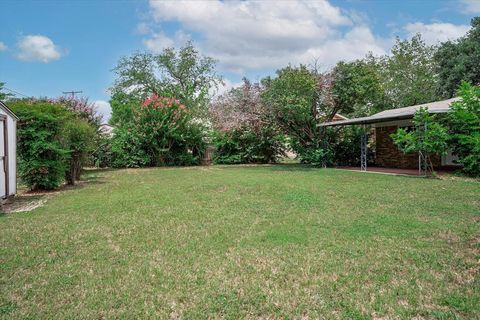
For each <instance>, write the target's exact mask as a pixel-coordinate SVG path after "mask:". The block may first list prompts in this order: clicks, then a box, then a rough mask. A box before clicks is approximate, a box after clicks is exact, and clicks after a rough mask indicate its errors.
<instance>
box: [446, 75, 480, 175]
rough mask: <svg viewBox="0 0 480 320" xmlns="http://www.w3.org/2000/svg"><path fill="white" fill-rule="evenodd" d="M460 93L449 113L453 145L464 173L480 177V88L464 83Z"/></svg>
mask: <svg viewBox="0 0 480 320" xmlns="http://www.w3.org/2000/svg"><path fill="white" fill-rule="evenodd" d="M458 93H459V95H460V97H461V99H459V100H458V101H455V102H454V103H453V104H452V112H450V113H449V120H450V121H449V126H450V133H451V135H452V139H451V145H452V146H453V151H454V153H455V154H456V155H457V156H458V157H459V162H460V163H461V164H462V165H463V171H464V172H465V173H467V174H469V175H473V176H480V87H478V86H472V85H470V84H468V83H466V82H463V83H462V85H461V86H460V90H459V92H458Z"/></svg>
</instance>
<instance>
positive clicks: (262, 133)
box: [213, 126, 285, 164]
mask: <svg viewBox="0 0 480 320" xmlns="http://www.w3.org/2000/svg"><path fill="white" fill-rule="evenodd" d="M214 144H215V148H216V150H215V153H214V158H213V161H214V162H215V163H219V164H238V163H275V162H277V161H278V159H279V157H281V156H283V155H284V153H285V152H284V149H285V143H284V139H283V136H282V135H280V134H279V133H278V132H277V130H275V129H273V128H272V127H266V126H265V127H262V128H261V129H260V130H258V132H256V131H255V130H254V129H253V128H251V127H249V126H243V127H240V128H237V129H232V130H230V131H227V132H220V131H218V132H216V133H215V135H214Z"/></svg>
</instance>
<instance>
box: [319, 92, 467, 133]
mask: <svg viewBox="0 0 480 320" xmlns="http://www.w3.org/2000/svg"><path fill="white" fill-rule="evenodd" d="M459 99H460V98H452V99H448V100H443V101H435V102H430V103H424V104H418V105H415V106H410V107H405V108H398V109H390V110H385V111H382V112H379V113H376V114H374V115H372V116H369V117H362V118H355V119H348V120H342V121H331V122H325V123H322V124H320V126H321V127H328V126H343V125H351V124H369V123H379V122H386V121H391V120H400V119H411V118H413V115H414V114H415V112H416V111H417V110H419V109H420V108H427V109H428V112H430V113H446V112H449V111H450V104H452V102H454V101H457V100H459Z"/></svg>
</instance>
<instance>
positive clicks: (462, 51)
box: [435, 17, 480, 98]
mask: <svg viewBox="0 0 480 320" xmlns="http://www.w3.org/2000/svg"><path fill="white" fill-rule="evenodd" d="M471 25H472V29H470V31H469V32H468V33H467V34H466V35H465V36H464V37H462V38H460V39H458V40H456V41H447V42H444V43H442V45H441V46H440V47H439V48H438V51H437V52H436V54H435V60H436V62H437V70H438V74H439V82H438V89H437V90H438V93H439V95H441V96H443V97H446V98H450V97H453V96H454V95H455V94H456V92H457V89H458V87H459V85H460V83H461V82H462V80H463V81H467V82H469V83H472V84H475V85H478V84H480V17H475V18H473V19H472V22H471Z"/></svg>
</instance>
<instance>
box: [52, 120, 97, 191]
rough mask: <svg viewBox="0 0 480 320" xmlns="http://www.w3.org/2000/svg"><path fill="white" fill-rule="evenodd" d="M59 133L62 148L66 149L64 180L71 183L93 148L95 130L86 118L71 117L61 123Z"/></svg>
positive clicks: (77, 175) (77, 176)
mask: <svg viewBox="0 0 480 320" xmlns="http://www.w3.org/2000/svg"><path fill="white" fill-rule="evenodd" d="M60 135H61V142H62V145H63V148H64V149H65V150H68V157H67V161H68V168H67V170H66V173H65V180H66V181H67V183H68V184H71V185H73V184H75V181H76V180H79V179H80V175H81V172H82V168H83V164H84V163H85V161H86V160H87V159H88V156H89V154H90V153H91V152H92V151H93V150H94V148H95V146H94V142H95V136H96V131H95V128H94V127H93V126H92V125H90V123H88V122H87V120H84V119H71V120H68V121H66V122H65V123H64V124H63V127H62V131H61V133H60Z"/></svg>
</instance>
